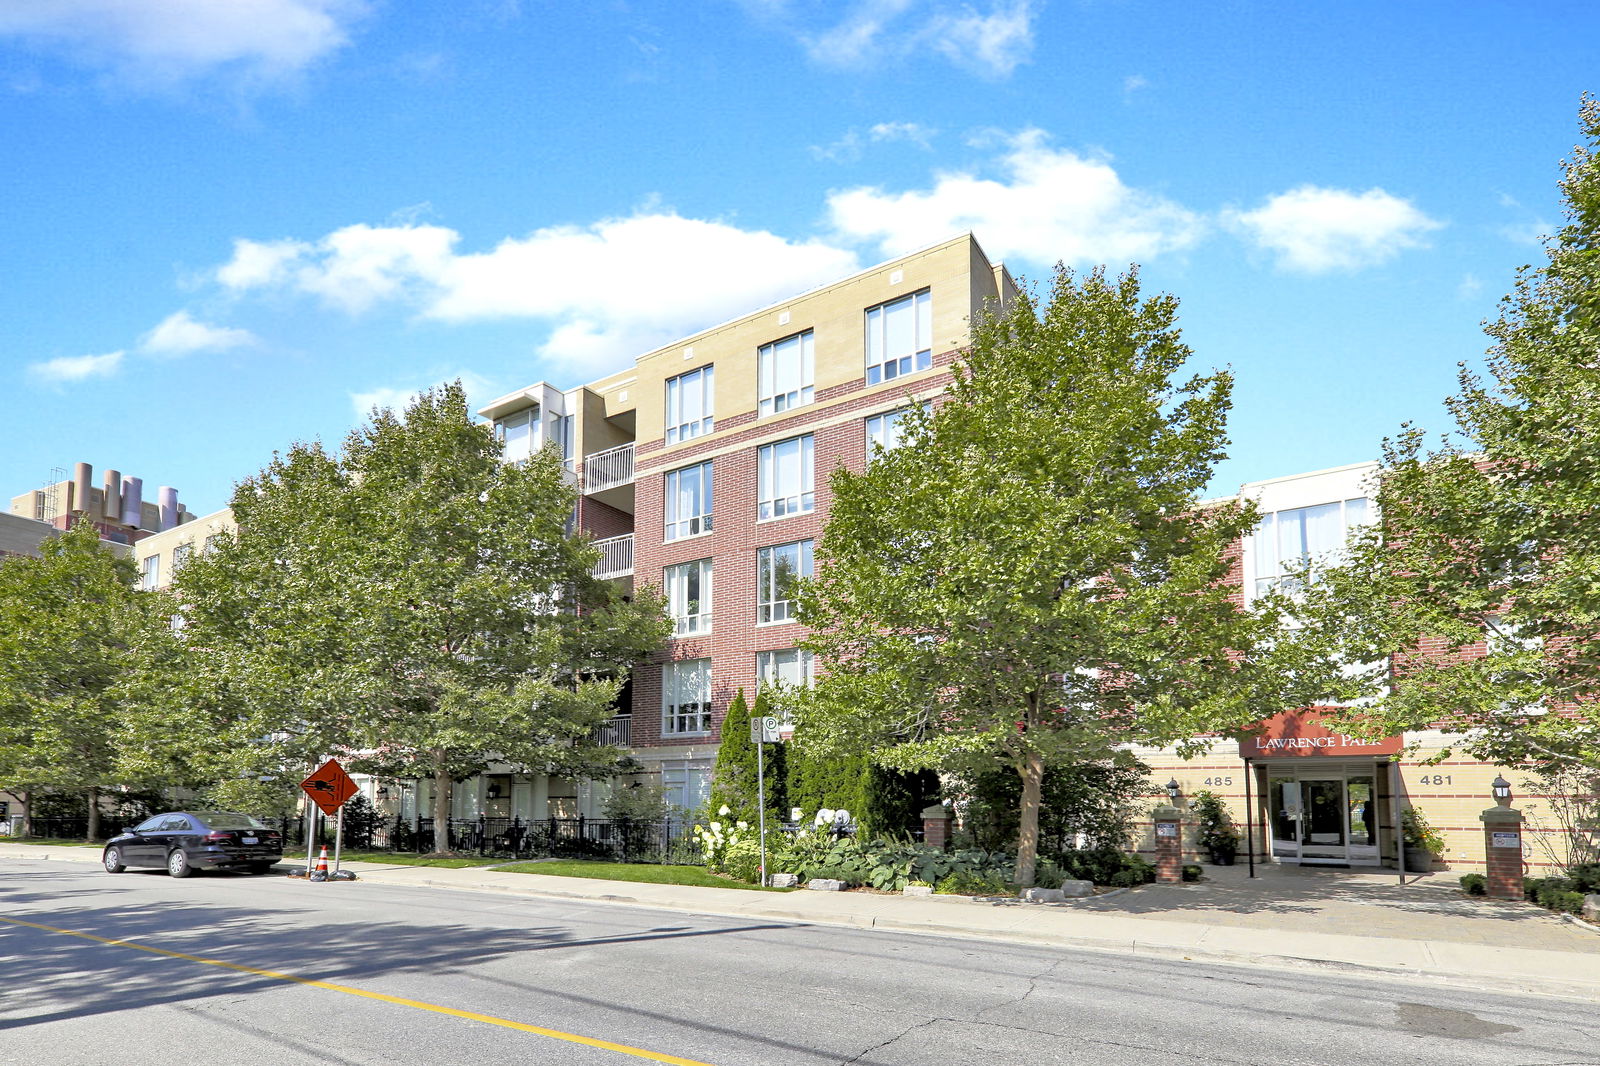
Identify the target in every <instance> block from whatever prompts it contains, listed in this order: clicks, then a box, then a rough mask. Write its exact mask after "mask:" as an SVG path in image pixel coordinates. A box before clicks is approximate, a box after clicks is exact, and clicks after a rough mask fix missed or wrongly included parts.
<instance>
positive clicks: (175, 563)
mask: <svg viewBox="0 0 1600 1066" xmlns="http://www.w3.org/2000/svg"><path fill="white" fill-rule="evenodd" d="M193 556H194V545H193V544H175V545H173V548H172V576H173V577H177V576H178V571H179V570H182V569H183V567H184V564H186V563H187V562H188V561H189V560H190V558H192V557H193Z"/></svg>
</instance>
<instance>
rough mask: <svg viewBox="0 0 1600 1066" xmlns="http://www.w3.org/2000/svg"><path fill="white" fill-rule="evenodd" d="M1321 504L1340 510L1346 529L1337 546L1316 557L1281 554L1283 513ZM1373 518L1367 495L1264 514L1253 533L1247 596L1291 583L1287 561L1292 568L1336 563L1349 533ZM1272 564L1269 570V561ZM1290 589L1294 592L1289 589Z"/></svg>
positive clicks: (1257, 594)
mask: <svg viewBox="0 0 1600 1066" xmlns="http://www.w3.org/2000/svg"><path fill="white" fill-rule="evenodd" d="M1322 507H1337V508H1338V509H1339V523H1340V526H1341V528H1342V530H1343V536H1341V537H1340V539H1339V543H1338V545H1337V546H1335V547H1334V548H1332V549H1331V550H1329V551H1327V552H1325V553H1323V554H1322V555H1320V556H1317V557H1315V558H1310V557H1307V556H1297V557H1294V558H1292V559H1291V558H1288V557H1286V556H1284V555H1283V554H1282V553H1281V550H1280V545H1281V537H1280V530H1281V529H1282V528H1283V526H1284V524H1285V523H1284V521H1283V519H1282V518H1281V517H1280V516H1282V515H1299V514H1301V513H1302V512H1305V511H1311V510H1315V509H1317V508H1322ZM1371 520H1372V501H1371V500H1370V499H1368V498H1367V497H1365V496H1353V497H1349V498H1347V499H1342V500H1327V501H1324V502H1322V503H1313V504H1307V505H1306V506H1303V507H1283V508H1279V509H1278V510H1275V511H1268V512H1266V513H1265V514H1263V515H1262V516H1261V522H1260V524H1259V525H1257V526H1256V529H1255V532H1254V533H1252V534H1251V538H1252V542H1251V552H1250V554H1251V567H1250V569H1251V572H1250V574H1249V575H1247V577H1246V581H1245V586H1246V588H1247V589H1248V598H1250V599H1254V598H1255V597H1257V596H1261V595H1265V594H1266V593H1267V592H1268V591H1270V590H1271V589H1273V588H1276V587H1278V586H1279V585H1285V588H1287V587H1288V586H1287V585H1286V584H1285V582H1286V581H1287V579H1288V576H1289V575H1288V570H1286V569H1285V563H1290V564H1292V568H1299V567H1303V566H1304V565H1305V564H1306V562H1308V561H1311V562H1315V561H1322V562H1337V561H1338V559H1339V558H1340V557H1342V555H1343V553H1344V545H1345V544H1346V542H1347V541H1348V540H1349V539H1350V534H1351V533H1353V532H1354V531H1355V530H1356V529H1358V528H1360V527H1361V526H1363V525H1366V524H1367V523H1368V522H1370V521H1371ZM1269 563H1270V564H1271V568H1270V571H1269V569H1268V564H1269ZM1289 591H1291V592H1292V591H1293V590H1292V589H1289Z"/></svg>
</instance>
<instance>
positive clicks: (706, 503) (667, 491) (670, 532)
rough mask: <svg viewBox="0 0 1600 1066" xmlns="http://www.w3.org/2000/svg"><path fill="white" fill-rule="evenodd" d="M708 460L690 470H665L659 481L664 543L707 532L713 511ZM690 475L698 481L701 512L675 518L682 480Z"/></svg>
mask: <svg viewBox="0 0 1600 1066" xmlns="http://www.w3.org/2000/svg"><path fill="white" fill-rule="evenodd" d="M714 473H715V471H713V470H712V467H711V460H710V459H707V460H706V461H705V462H703V463H695V464H694V465H692V466H681V467H679V468H678V469H676V470H669V471H667V473H666V476H665V477H664V478H663V479H662V492H663V499H662V508H661V510H662V513H663V515H664V516H665V518H666V531H665V539H666V540H669V541H671V540H682V539H684V538H685V537H697V536H699V535H700V534H702V533H709V532H711V518H712V515H713V513H714V511H715V509H716V503H715V501H713V500H712V498H711V486H712V483H713V480H714V479H713V474H714ZM688 475H692V476H694V477H696V478H698V479H699V480H700V495H699V497H698V499H699V500H700V502H701V510H700V511H698V512H696V513H693V514H679V513H678V500H679V498H680V496H681V491H680V488H679V486H680V485H681V483H682V481H683V478H684V477H685V476H688Z"/></svg>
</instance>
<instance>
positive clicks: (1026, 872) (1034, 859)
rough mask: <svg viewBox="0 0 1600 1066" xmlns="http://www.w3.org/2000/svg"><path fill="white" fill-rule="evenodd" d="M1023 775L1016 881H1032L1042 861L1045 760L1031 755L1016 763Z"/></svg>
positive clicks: (1030, 883) (1023, 884) (1030, 884)
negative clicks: (1040, 834)
mask: <svg viewBox="0 0 1600 1066" xmlns="http://www.w3.org/2000/svg"><path fill="white" fill-rule="evenodd" d="M1017 773H1018V775H1020V776H1021V778H1022V811H1021V812H1020V813H1021V818H1020V821H1019V824H1018V827H1017V878H1016V880H1017V884H1019V885H1021V886H1022V887H1023V888H1028V887H1030V886H1032V884H1033V875H1034V869H1035V867H1036V866H1037V865H1038V860H1039V794H1040V791H1041V790H1042V787H1043V784H1044V759H1043V758H1041V757H1040V756H1038V755H1034V754H1030V755H1026V756H1024V757H1023V761H1022V762H1021V763H1019V764H1018V766H1017Z"/></svg>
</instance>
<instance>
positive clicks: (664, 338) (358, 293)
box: [217, 210, 858, 374]
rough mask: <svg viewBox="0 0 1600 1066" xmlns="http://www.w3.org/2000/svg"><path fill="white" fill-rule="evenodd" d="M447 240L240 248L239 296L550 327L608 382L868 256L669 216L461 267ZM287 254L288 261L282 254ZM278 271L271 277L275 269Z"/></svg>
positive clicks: (557, 233) (362, 236) (567, 231)
mask: <svg viewBox="0 0 1600 1066" xmlns="http://www.w3.org/2000/svg"><path fill="white" fill-rule="evenodd" d="M459 242H460V235H459V234H458V233H456V232H455V231H454V230H450V229H446V228H444V227H440V226H381V227H374V226H368V225H365V224H360V225H354V226H346V227H344V228H342V229H339V230H336V231H334V232H333V233H331V234H329V235H328V236H326V237H324V238H322V239H321V240H318V241H314V242H279V244H278V245H277V246H276V248H277V249H278V251H277V252H275V253H273V254H272V255H270V256H266V257H263V256H262V255H261V249H262V248H263V246H262V245H260V244H258V243H256V242H252V241H236V242H235V245H234V248H235V255H234V259H233V260H231V261H230V262H228V263H227V264H225V265H224V266H223V267H222V268H221V269H220V270H218V272H217V277H218V279H219V280H221V281H222V282H223V283H224V284H226V285H228V286H229V287H231V288H233V289H235V290H236V291H241V292H242V291H246V290H251V289H262V288H272V287H282V288H288V289H292V290H295V291H299V292H303V293H308V294H311V295H314V296H317V297H319V298H320V299H321V300H323V301H324V302H325V303H327V304H329V305H331V306H334V307H337V308H340V309H343V310H345V311H348V312H351V313H360V312H363V311H367V310H369V309H371V308H373V307H375V306H377V305H379V304H380V303H389V304H394V305H398V306H401V307H404V308H408V309H411V310H414V311H415V312H416V313H418V314H421V315H422V316H424V317H426V318H433V319H438V320H443V321H450V322H469V321H484V320H493V319H505V318H528V319H537V320H542V321H544V322H546V323H548V324H549V327H550V330H551V333H550V337H549V339H548V341H547V342H546V343H545V344H544V345H543V346H542V347H541V349H540V354H541V355H542V356H543V357H545V358H546V359H550V360H554V361H556V362H558V363H562V364H566V365H570V366H575V367H582V368H584V369H585V370H589V371H593V372H594V373H596V374H598V373H602V372H604V370H605V369H609V368H610V367H612V366H617V365H621V363H622V361H623V360H624V359H626V358H627V357H631V356H635V355H638V354H641V353H642V352H644V351H648V350H649V349H650V348H653V347H655V346H657V345H659V344H664V343H666V342H668V341H670V340H672V339H673V338H675V337H679V336H682V335H683V334H685V333H689V332H693V331H695V330H698V329H701V328H704V327H706V326H709V325H712V324H715V323H716V322H718V321H721V320H723V319H726V318H731V317H733V316H734V315H737V314H741V313H743V312H745V311H747V310H749V309H750V308H752V307H758V306H761V305H763V304H767V303H771V302H773V301H775V300H778V299H781V298H783V297H785V296H790V295H793V294H795V293H798V292H801V291H804V290H806V289H808V288H811V287H814V286H816V285H818V284H821V283H823V282H828V281H833V280H836V279H838V278H841V277H844V276H847V275H849V274H850V273H852V272H854V271H855V270H856V269H857V268H858V262H857V260H856V257H855V254H854V253H853V252H850V251H848V250H846V249H842V248H838V247H834V246H830V245H828V244H825V243H821V242H816V241H806V242H799V241H788V240H785V239H783V238H781V237H778V236H775V235H773V234H771V233H767V232H765V231H760V230H743V229H739V228H737V227H735V226H732V225H729V224H727V223H724V222H716V221H705V220H700V219H690V218H683V217H681V216H679V215H676V214H672V213H664V212H661V211H659V210H656V211H653V212H651V213H642V214H637V215H632V216H629V217H627V218H618V219H606V220H604V221H601V222H598V223H595V224H593V225H590V226H553V227H549V228H546V229H541V230H537V231H535V232H534V233H532V234H530V235H528V236H526V237H515V238H507V239H505V240H502V241H501V242H500V243H499V244H497V245H495V246H494V247H493V248H491V249H490V250H488V251H484V252H475V253H467V254H460V253H458V252H456V251H455V248H456V245H457V244H458V243H459ZM280 253H281V254H280ZM268 260H270V263H269V265H268V266H267V267H265V268H264V267H263V266H262V263H263V262H265V261H268Z"/></svg>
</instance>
